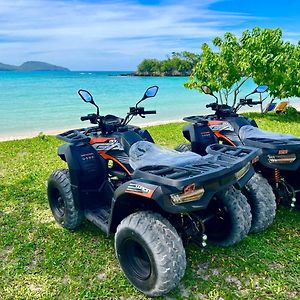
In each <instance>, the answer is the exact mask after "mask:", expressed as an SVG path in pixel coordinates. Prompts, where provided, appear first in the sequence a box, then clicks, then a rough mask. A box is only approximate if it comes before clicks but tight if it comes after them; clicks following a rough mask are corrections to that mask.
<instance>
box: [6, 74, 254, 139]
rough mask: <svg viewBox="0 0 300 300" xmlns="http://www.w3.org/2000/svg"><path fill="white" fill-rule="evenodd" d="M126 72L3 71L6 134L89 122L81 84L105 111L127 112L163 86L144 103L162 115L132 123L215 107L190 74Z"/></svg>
mask: <svg viewBox="0 0 300 300" xmlns="http://www.w3.org/2000/svg"><path fill="white" fill-rule="evenodd" d="M122 73H126V72H124V71H122V72H79V71H78V72H60V71H55V72H0V138H3V137H11V136H22V135H24V136H26V135H31V134H33V133H39V132H51V131H60V130H65V129H69V128H80V127H84V126H88V123H87V122H85V123H83V122H81V121H80V116H83V115H85V114H87V113H92V112H95V109H94V107H93V106H91V105H88V104H86V103H84V102H83V101H82V100H81V99H80V98H79V96H78V94H77V91H78V90H79V89H87V90H89V91H90V92H91V93H92V94H93V96H94V99H95V101H96V103H97V104H98V105H99V106H100V113H101V114H103V115H105V114H115V115H117V116H121V117H123V116H125V115H126V113H127V111H128V109H129V106H133V105H134V104H135V103H136V101H138V100H139V99H140V98H141V97H142V95H143V93H144V91H145V90H146V88H147V87H149V86H152V85H158V86H159V88H160V89H159V92H158V94H157V96H156V97H155V98H151V99H148V100H146V101H145V102H144V106H145V108H146V109H148V110H153V109H156V110H157V114H156V115H149V116H147V117H146V118H145V119H142V118H140V117H136V118H135V119H134V120H133V121H132V123H133V124H138V125H143V124H150V123H156V122H162V121H169V120H180V119H182V118H183V117H184V116H188V115H193V114H201V113H206V112H209V110H208V109H206V108H205V105H206V104H207V103H209V102H212V101H213V98H211V97H209V96H206V95H203V94H200V93H199V92H197V91H195V90H189V89H186V88H185V87H184V86H183V84H184V82H186V81H187V78H184V77H126V76H118V74H122ZM253 88H254V85H253V84H248V85H247V86H246V90H249V91H250V90H251V89H253ZM245 93H246V91H245Z"/></svg>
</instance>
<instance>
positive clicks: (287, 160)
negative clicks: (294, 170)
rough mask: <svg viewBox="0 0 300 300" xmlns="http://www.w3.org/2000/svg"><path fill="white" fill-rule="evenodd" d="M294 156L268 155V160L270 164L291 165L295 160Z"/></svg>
mask: <svg viewBox="0 0 300 300" xmlns="http://www.w3.org/2000/svg"><path fill="white" fill-rule="evenodd" d="M296 158H297V156H296V154H294V153H293V154H278V155H268V160H269V163H270V164H291V163H292V162H294V161H295V160H296Z"/></svg>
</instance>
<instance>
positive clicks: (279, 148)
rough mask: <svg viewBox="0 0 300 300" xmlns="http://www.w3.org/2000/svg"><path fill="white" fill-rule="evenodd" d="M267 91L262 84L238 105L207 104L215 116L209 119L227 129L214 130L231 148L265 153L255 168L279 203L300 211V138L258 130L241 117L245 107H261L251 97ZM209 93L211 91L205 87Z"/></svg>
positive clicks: (258, 102) (248, 119)
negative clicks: (250, 148) (249, 149)
mask: <svg viewBox="0 0 300 300" xmlns="http://www.w3.org/2000/svg"><path fill="white" fill-rule="evenodd" d="M267 89H268V86H267V85H261V86H258V87H257V88H255V89H254V91H253V92H252V93H250V94H248V95H247V96H246V97H245V98H244V99H240V102H239V103H237V105H236V106H234V107H231V106H228V105H224V104H223V105H220V104H218V103H215V102H214V103H211V104H208V105H207V107H208V108H211V109H212V110H213V111H214V112H215V113H214V114H213V115H209V116H207V118H208V119H209V120H210V121H209V122H211V121H214V120H219V121H221V122H222V123H223V124H224V123H225V124H226V126H225V127H224V126H223V127H222V123H221V124H219V128H216V127H215V128H214V129H213V130H214V131H215V132H216V131H218V132H219V133H220V138H221V139H223V137H225V139H226V140H227V141H228V144H230V145H247V146H252V147H257V148H260V149H262V150H263V154H262V156H261V157H260V159H259V161H258V162H257V164H256V165H255V169H256V170H257V171H258V172H260V173H261V174H262V175H263V176H264V177H266V178H268V181H269V183H270V184H271V185H272V187H273V190H274V192H275V195H276V198H277V202H278V203H283V204H285V205H288V206H290V207H296V208H298V209H300V193H299V192H300V181H299V175H300V138H299V137H296V136H293V135H290V134H279V133H274V132H270V131H265V130H262V129H260V128H258V126H257V124H256V122H255V121H254V120H252V119H250V118H247V117H244V116H242V115H238V114H237V112H238V111H239V109H240V108H241V107H243V106H249V107H253V106H254V105H262V100H261V98H262V97H260V100H257V101H254V100H253V99H251V98H248V97H249V96H250V95H253V94H260V95H261V94H262V93H264V92H266V91H267ZM204 90H205V91H206V93H208V94H211V95H212V92H211V90H210V89H209V87H207V86H205V87H204Z"/></svg>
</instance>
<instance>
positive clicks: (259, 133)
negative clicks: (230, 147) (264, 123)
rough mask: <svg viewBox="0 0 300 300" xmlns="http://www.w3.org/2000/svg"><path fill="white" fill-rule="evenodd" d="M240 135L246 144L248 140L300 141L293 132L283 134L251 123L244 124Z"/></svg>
mask: <svg viewBox="0 0 300 300" xmlns="http://www.w3.org/2000/svg"><path fill="white" fill-rule="evenodd" d="M239 137H240V139H241V141H243V142H244V143H245V144H246V143H247V140H252V141H253V140H255V139H257V140H262V139H263V140H266V141H268V140H270V141H281V142H286V143H289V142H291V143H295V142H296V143H300V138H298V137H296V136H294V135H291V134H281V133H275V132H270V131H266V130H262V129H259V128H257V127H253V126H251V125H245V126H242V127H241V129H240V130H239Z"/></svg>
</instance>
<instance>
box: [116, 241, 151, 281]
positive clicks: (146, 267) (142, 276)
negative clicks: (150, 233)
mask: <svg viewBox="0 0 300 300" xmlns="http://www.w3.org/2000/svg"><path fill="white" fill-rule="evenodd" d="M122 248H123V251H124V252H123V254H124V262H125V263H126V270H127V274H128V275H129V276H130V277H131V278H137V279H139V280H142V281H145V280H147V279H148V278H149V277H150V276H151V272H152V268H151V260H150V258H149V255H148V253H147V251H146V249H145V248H144V247H143V246H142V245H141V244H140V243H139V242H137V241H136V240H134V239H127V240H125V241H124V242H123V245H122Z"/></svg>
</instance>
